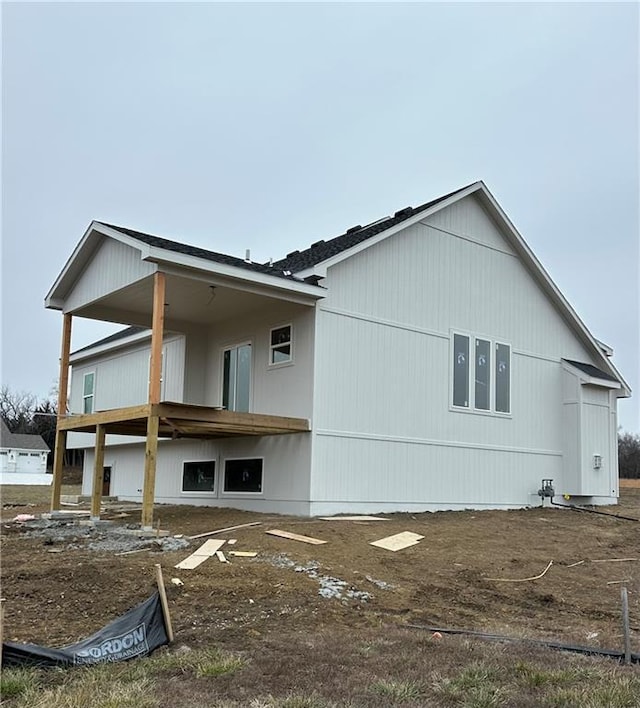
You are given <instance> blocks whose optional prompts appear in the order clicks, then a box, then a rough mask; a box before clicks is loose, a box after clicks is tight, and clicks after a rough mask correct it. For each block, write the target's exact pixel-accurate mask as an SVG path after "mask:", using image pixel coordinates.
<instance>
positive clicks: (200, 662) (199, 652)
mask: <svg viewBox="0 0 640 708" xmlns="http://www.w3.org/2000/svg"><path fill="white" fill-rule="evenodd" d="M145 666H146V670H147V671H150V672H151V673H152V674H154V675H160V674H185V673H190V674H193V675H194V676H196V677H197V678H204V677H215V676H223V675H224V674H230V673H233V672H235V671H238V670H239V669H242V668H243V667H244V666H245V662H244V660H243V659H241V658H240V657H238V656H236V655H234V654H231V653H230V652H226V651H223V650H221V649H218V648H217V647H212V648H206V649H196V650H190V651H180V652H164V653H163V654H157V655H156V656H154V657H152V658H151V659H148V660H147V661H146V662H145Z"/></svg>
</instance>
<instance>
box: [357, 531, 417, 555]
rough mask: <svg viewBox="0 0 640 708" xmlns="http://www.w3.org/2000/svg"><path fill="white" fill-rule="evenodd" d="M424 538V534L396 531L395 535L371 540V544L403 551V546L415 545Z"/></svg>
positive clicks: (389, 549) (388, 549)
mask: <svg viewBox="0 0 640 708" xmlns="http://www.w3.org/2000/svg"><path fill="white" fill-rule="evenodd" d="M423 538H424V536H421V535H420V534H419V533H413V532H412V531H403V532H402V533H396V534H394V535H393V536H386V537H385V538H381V539H380V540H378V541H371V543H370V545H371V546H377V547H378V548H384V549H385V550H387V551H394V552H395V551H401V550H402V549H403V548H409V546H415V545H416V544H417V543H419V542H420V541H421V540H422V539H423Z"/></svg>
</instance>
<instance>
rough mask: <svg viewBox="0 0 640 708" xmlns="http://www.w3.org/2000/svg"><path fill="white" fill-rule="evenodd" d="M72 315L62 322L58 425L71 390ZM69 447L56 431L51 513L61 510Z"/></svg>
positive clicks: (63, 434) (64, 437) (58, 431)
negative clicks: (65, 456)
mask: <svg viewBox="0 0 640 708" xmlns="http://www.w3.org/2000/svg"><path fill="white" fill-rule="evenodd" d="M71 322H72V315H71V314H70V313H66V314H65V315H64V318H63V320H62V345H61V352H60V376H59V378H58V423H59V422H60V420H61V419H62V418H64V417H65V416H66V415H67V390H68V388H69V355H70V353H71ZM66 445H67V433H66V432H63V431H61V430H60V429H59V427H58V428H57V429H56V442H55V447H54V450H53V480H52V482H51V511H58V510H59V509H60V491H61V489H62V465H63V461H64V453H65V448H66Z"/></svg>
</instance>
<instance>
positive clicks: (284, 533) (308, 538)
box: [265, 529, 327, 546]
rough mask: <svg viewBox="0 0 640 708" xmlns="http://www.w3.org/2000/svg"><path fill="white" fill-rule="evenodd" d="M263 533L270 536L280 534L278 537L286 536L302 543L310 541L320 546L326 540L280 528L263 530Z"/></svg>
mask: <svg viewBox="0 0 640 708" xmlns="http://www.w3.org/2000/svg"><path fill="white" fill-rule="evenodd" d="M265 533H268V534H270V535H271V536H280V538H288V539H290V540H291V541H302V543H311V544H313V545H314V546H320V545H322V544H323V543H327V542H326V541H321V540H320V539H319V538H312V537H311V536H301V535H300V534H299V533H291V532H290V531H280V529H271V530H270V531H265Z"/></svg>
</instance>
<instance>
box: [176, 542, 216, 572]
mask: <svg viewBox="0 0 640 708" xmlns="http://www.w3.org/2000/svg"><path fill="white" fill-rule="evenodd" d="M222 546H224V541H216V540H213V539H211V540H209V541H205V542H204V543H203V544H202V545H201V546H200V548H198V550H197V551H194V552H193V553H192V554H191V555H190V556H187V557H186V558H185V559H184V560H183V561H180V563H178V565H176V566H175V567H176V568H180V569H182V570H193V569H194V568H197V567H198V566H199V565H200V564H201V563H204V562H205V561H206V560H207V558H211V556H213V555H215V553H216V551H219V550H220V549H221V548H222Z"/></svg>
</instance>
